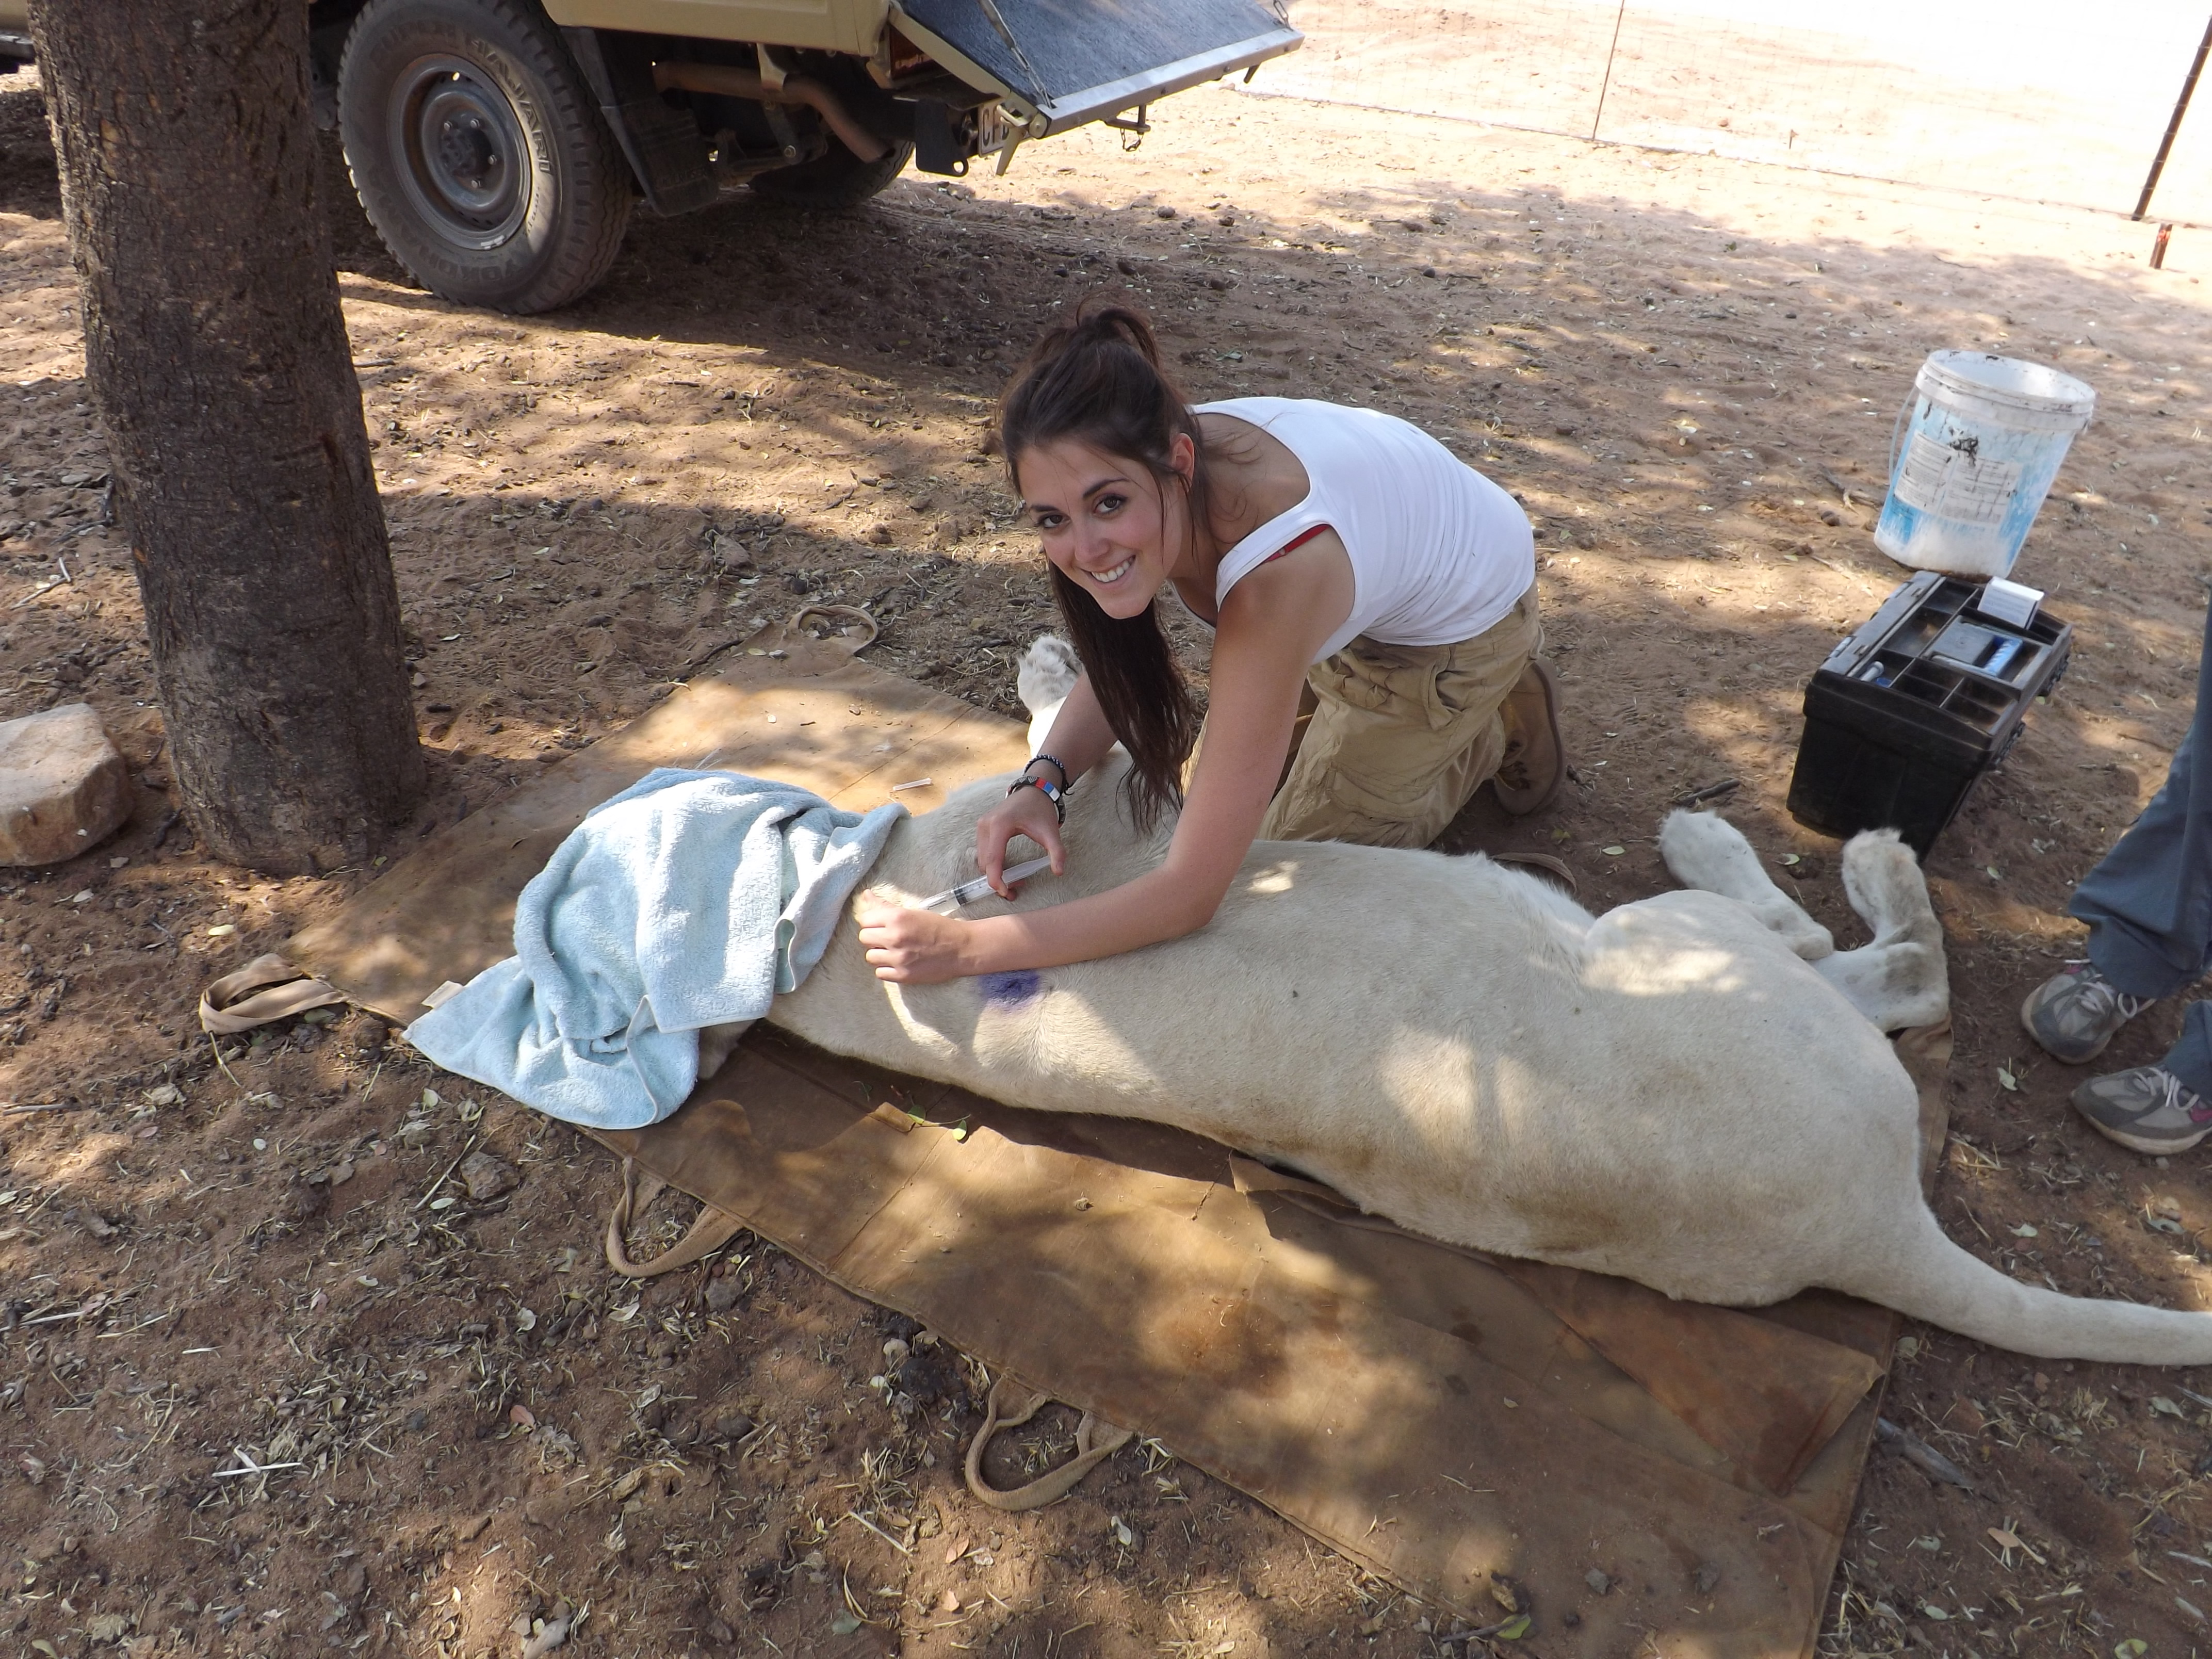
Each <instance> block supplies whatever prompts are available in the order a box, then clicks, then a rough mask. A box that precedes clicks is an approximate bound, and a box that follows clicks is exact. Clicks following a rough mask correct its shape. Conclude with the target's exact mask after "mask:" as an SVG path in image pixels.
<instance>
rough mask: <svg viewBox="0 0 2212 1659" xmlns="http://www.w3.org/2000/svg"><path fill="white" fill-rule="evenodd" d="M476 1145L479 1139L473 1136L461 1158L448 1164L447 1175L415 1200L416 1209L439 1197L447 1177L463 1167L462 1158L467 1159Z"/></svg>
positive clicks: (441, 1177)
mask: <svg viewBox="0 0 2212 1659" xmlns="http://www.w3.org/2000/svg"><path fill="white" fill-rule="evenodd" d="M476 1144H477V1138H476V1137H475V1136H474V1135H471V1136H470V1137H469V1144H468V1146H464V1147H462V1148H461V1152H460V1158H455V1159H454V1160H453V1162H452V1163H451V1164H447V1166H446V1174H445V1175H441V1176H439V1177H438V1178H437V1179H436V1180H435V1181H434V1182H431V1183H430V1189H429V1190H428V1192H426V1193H424V1194H422V1197H420V1198H418V1199H416V1200H415V1207H416V1209H418V1210H419V1209H421V1208H422V1206H424V1205H425V1204H428V1202H429V1201H430V1200H432V1199H434V1198H435V1197H436V1196H437V1195H438V1188H441V1187H442V1186H444V1185H445V1184H446V1179H447V1176H451V1175H452V1174H453V1171H454V1170H458V1169H459V1168H460V1167H461V1158H466V1157H467V1156H468V1155H469V1152H470V1151H471V1148H473V1147H474V1146H476Z"/></svg>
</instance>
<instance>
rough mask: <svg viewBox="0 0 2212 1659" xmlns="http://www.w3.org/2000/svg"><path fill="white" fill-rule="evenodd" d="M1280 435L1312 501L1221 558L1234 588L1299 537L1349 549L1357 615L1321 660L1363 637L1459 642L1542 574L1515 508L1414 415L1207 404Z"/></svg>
mask: <svg viewBox="0 0 2212 1659" xmlns="http://www.w3.org/2000/svg"><path fill="white" fill-rule="evenodd" d="M1197 412H1198V413H1199V414H1201V415H1209V414H1212V415H1231V416H1236V418H1237V419H1238V420H1240V421H1249V422H1251V424H1253V425H1254V426H1256V427H1258V428H1261V430H1263V431H1265V432H1267V434H1269V435H1271V436H1273V438H1274V439H1275V440H1276V441H1278V442H1279V443H1280V444H1281V445H1282V446H1283V447H1285V449H1288V450H1289V451H1290V452H1291V454H1293V455H1295V456H1297V458H1298V463H1299V465H1302V466H1304V468H1305V470H1306V477H1307V479H1308V481H1309V483H1310V488H1309V489H1308V490H1307V492H1306V497H1305V499H1304V501H1300V502H1299V503H1298V504H1297V506H1296V507H1291V509H1290V510H1289V511H1288V512H1287V513H1280V514H1278V515H1277V516H1276V517H1274V518H1273V519H1270V520H1268V521H1267V523H1265V524H1263V525H1261V526H1260V527H1259V528H1258V529H1257V530H1255V531H1254V532H1252V533H1251V534H1250V535H1249V536H1247V537H1245V538H1244V539H1243V540H1242V541H1240V542H1238V543H1237V545H1236V546H1234V547H1232V548H1231V549H1230V550H1229V551H1228V552H1227V553H1225V555H1223V556H1222V560H1221V567H1220V569H1219V571H1218V573H1217V574H1216V575H1215V577H1214V584H1213V598H1214V603H1215V605H1217V606H1218V605H1220V604H1221V602H1222V601H1223V600H1225V599H1227V598H1228V597H1229V590H1230V589H1231V588H1232V587H1234V586H1237V583H1238V582H1239V581H1241V580H1243V578H1244V577H1245V576H1247V575H1249V574H1250V573H1251V572H1252V571H1254V570H1255V569H1257V568H1259V567H1260V566H1261V565H1262V564H1264V563H1266V562H1267V560H1269V559H1271V558H1273V556H1275V555H1276V554H1278V553H1279V552H1281V551H1282V550H1284V549H1285V547H1287V546H1288V545H1289V544H1291V543H1292V542H1294V541H1296V540H1297V538H1299V537H1300V536H1302V535H1304V534H1306V533H1307V532H1310V531H1313V530H1316V529H1318V528H1320V527H1322V526H1327V527H1328V528H1329V529H1332V530H1334V531H1335V532H1336V533H1337V537H1338V538H1339V539H1340V541H1342V542H1343V544H1344V548H1345V551H1346V552H1347V553H1349V554H1350V555H1351V556H1352V614H1351V615H1350V616H1349V617H1346V618H1345V619H1344V624H1343V626H1341V627H1340V628H1339V629H1337V630H1336V631H1335V632H1334V634H1332V635H1329V636H1328V640H1327V641H1324V642H1323V643H1322V647H1321V649H1320V650H1319V651H1318V652H1316V653H1315V656H1314V660H1315V661H1316V662H1319V661H1320V660H1321V659H1322V658H1324V657H1327V656H1330V655H1332V654H1334V653H1336V652H1338V651H1340V650H1342V649H1343V648H1344V647H1345V646H1346V644H1348V643H1349V642H1350V641H1352V640H1353V639H1354V638H1356V637H1358V635H1363V634H1364V635H1366V636H1367V637H1368V638H1370V639H1372V640H1377V641H1383V642H1385V643H1387V644H1391V645H1453V644H1456V643H1457V642H1458V641H1462V640H1471V639H1473V638H1474V636H1475V635H1478V634H1480V633H1481V632H1482V631H1483V630H1484V629H1487V628H1489V627H1491V626H1492V624H1494V623H1499V622H1502V621H1504V618H1505V616H1506V614H1507V613H1508V612H1509V611H1511V610H1512V609H1513V606H1514V604H1515V602H1516V600H1518V599H1520V597H1521V596H1522V594H1523V593H1525V592H1528V585H1529V583H1531V582H1533V581H1534V580H1536V538H1535V535H1534V532H1533V531H1531V530H1530V529H1529V526H1528V514H1527V513H1523V512H1522V510H1521V507H1520V503H1519V502H1517V501H1515V500H1514V499H1513V497H1512V496H1510V495H1507V494H1506V493H1505V491H1504V490H1503V489H1499V488H1498V486H1497V485H1496V484H1494V483H1492V482H1491V481H1490V480H1489V479H1487V478H1486V477H1483V476H1482V474H1480V472H1477V471H1475V470H1474V468H1473V467H1471V466H1469V465H1467V464H1466V463H1465V462H1464V461H1462V460H1461V459H1459V457H1458V456H1456V455H1455V454H1453V453H1451V451H1449V449H1446V448H1445V447H1443V445H1442V444H1440V443H1438V442H1437V441H1436V440H1435V439H1434V438H1431V436H1429V435H1428V434H1427V433H1425V432H1424V431H1422V430H1421V429H1420V428H1419V427H1417V426H1414V425H1413V424H1412V423H1411V422H1406V421H1401V420H1400V419H1399V418H1398V417H1397V416H1395V415H1385V414H1383V413H1382V412H1381V411H1379V410H1372V409H1347V408H1346V407H1345V406H1344V405H1343V404H1326V403H1318V402H1316V401H1314V400H1312V399H1310V398H1229V399H1228V400H1227V401H1225V402H1223V403H1218V404H1199V405H1198V407H1197Z"/></svg>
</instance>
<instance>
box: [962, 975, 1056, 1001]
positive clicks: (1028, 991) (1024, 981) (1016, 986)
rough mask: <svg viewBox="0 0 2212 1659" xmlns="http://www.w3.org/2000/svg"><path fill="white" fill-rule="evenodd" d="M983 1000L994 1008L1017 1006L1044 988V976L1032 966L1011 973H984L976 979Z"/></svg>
mask: <svg viewBox="0 0 2212 1659" xmlns="http://www.w3.org/2000/svg"><path fill="white" fill-rule="evenodd" d="M975 982H976V984H977V985H979V986H980V987H982V992H983V1000H984V1001H985V1002H987V1003H988V1004H989V1005H990V1006H993V1007H994V1008H1018V1007H1020V1006H1022V1004H1024V1002H1027V1001H1029V1000H1030V999H1031V998H1033V997H1035V996H1037V995H1038V994H1041V993H1042V991H1043V990H1044V977H1043V975H1041V974H1039V973H1038V972H1037V971H1036V969H1033V968H1020V969H1015V970H1014V971H1013V972H1012V973H1011V974H985V975H981V977H979V978H978V979H977V980H976V981H975Z"/></svg>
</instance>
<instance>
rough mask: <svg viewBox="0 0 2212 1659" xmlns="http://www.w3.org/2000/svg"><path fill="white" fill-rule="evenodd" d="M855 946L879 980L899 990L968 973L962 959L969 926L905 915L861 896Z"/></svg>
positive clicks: (925, 914)
mask: <svg viewBox="0 0 2212 1659" xmlns="http://www.w3.org/2000/svg"><path fill="white" fill-rule="evenodd" d="M857 914H858V915H859V918H860V944H861V945H862V947H863V948H864V949H865V950H866V951H867V953H868V965H869V966H870V967H871V968H873V969H875V970H876V977H877V978H878V979H887V980H892V981H896V982H897V983H899V984H901V985H940V984H942V983H944V982H945V981H946V980H948V979H959V978H962V977H963V976H964V975H967V974H969V973H971V972H972V971H973V969H969V967H967V966H966V965H965V963H963V960H962V957H963V947H964V946H965V945H966V944H967V942H968V930H969V924H968V923H966V922H964V921H961V920H960V919H959V918H958V917H957V916H940V915H938V914H937V913H936V912H935V911H933V910H904V909H901V908H899V907H898V906H896V905H893V904H885V903H884V902H883V901H882V900H880V899H877V898H872V897H864V898H862V899H861V901H860V906H859V908H858V912H857Z"/></svg>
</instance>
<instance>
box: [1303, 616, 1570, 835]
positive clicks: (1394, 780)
mask: <svg viewBox="0 0 2212 1659" xmlns="http://www.w3.org/2000/svg"><path fill="white" fill-rule="evenodd" d="M1543 642H1544V629H1543V623H1542V622H1541V620H1540V619H1539V617H1537V614H1536V589H1535V587H1534V585H1533V584H1532V585H1531V586H1529V589H1528V592H1525V593H1523V594H1522V596H1521V598H1520V599H1518V600H1517V601H1516V603H1515V605H1514V606H1513V609H1512V610H1511V611H1510V612H1509V613H1508V614H1507V615H1506V616H1505V617H1504V619H1503V620H1501V621H1499V622H1498V623H1495V624H1494V625H1492V627H1491V628H1489V629H1486V630H1485V631H1484V632H1482V633H1480V634H1479V635H1476V636H1475V637H1474V638H1473V639H1471V640H1462V641H1460V642H1459V643H1458V644H1456V645H1385V644H1383V643H1382V642H1381V641H1376V640H1370V639H1368V638H1367V637H1366V636H1365V635H1361V636H1360V637H1359V638H1358V639H1355V640H1353V641H1352V642H1351V643H1350V644H1349V645H1346V647H1344V648H1343V649H1342V650H1340V651H1339V652H1337V653H1335V654H1334V656H1331V657H1328V658H1326V659H1323V660H1322V661H1321V662H1318V663H1316V664H1315V665H1314V666H1313V667H1312V669H1311V670H1310V671H1308V673H1307V675H1306V690H1305V694H1304V697H1303V698H1302V699H1301V701H1300V711H1301V712H1300V715H1299V720H1298V728H1297V731H1296V732H1293V733H1292V736H1291V755H1290V760H1289V763H1288V766H1287V768H1286V769H1285V774H1284V778H1283V782H1282V785H1281V787H1279V789H1278V790H1277V791H1276V792H1275V799H1274V801H1273V805H1270V806H1269V807H1268V808H1267V817H1265V818H1264V819H1262V820H1261V824H1260V836H1261V839H1262V840H1266V841H1348V842H1360V843H1362V844H1363V845H1365V846H1369V847H1425V846H1427V845H1428V844H1429V843H1430V842H1432V841H1434V840H1435V839H1436V838H1437V836H1438V835H1440V834H1441V833H1442V832H1443V827H1444V826H1445V825H1446V824H1447V823H1450V822H1451V820H1452V818H1453V817H1454V815H1455V814H1456V813H1457V812H1458V811H1459V810H1460V808H1461V807H1462V806H1464V805H1467V803H1468V799H1469V798H1470V797H1471V796H1472V795H1473V794H1474V792H1475V791H1476V790H1477V789H1478V788H1480V787H1481V786H1482V785H1483V784H1484V783H1485V782H1486V781H1488V779H1489V778H1490V776H1491V775H1492V773H1494V772H1495V771H1497V770H1498V763H1499V762H1500V761H1501V760H1503V759H1504V757H1505V753H1506V744H1507V741H1508V738H1509V737H1510V733H1509V732H1507V731H1506V728H1505V721H1504V718H1503V716H1502V714H1501V713H1500V705H1501V704H1503V703H1504V701H1505V699H1506V696H1507V695H1508V694H1509V693H1510V692H1511V690H1513V687H1514V685H1515V684H1516V683H1517V682H1518V681H1519V679H1520V678H1521V671H1522V669H1523V668H1525V667H1527V666H1528V659H1530V658H1531V657H1533V656H1534V655H1535V654H1536V653H1537V651H1538V650H1539V649H1541V647H1542V645H1543ZM1309 711H1310V712H1309Z"/></svg>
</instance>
